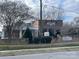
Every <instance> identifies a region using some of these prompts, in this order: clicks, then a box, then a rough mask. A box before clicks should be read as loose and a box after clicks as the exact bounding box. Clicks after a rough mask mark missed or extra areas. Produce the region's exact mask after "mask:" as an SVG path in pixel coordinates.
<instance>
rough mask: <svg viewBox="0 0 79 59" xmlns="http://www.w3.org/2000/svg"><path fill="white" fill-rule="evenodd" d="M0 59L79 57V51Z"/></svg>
mask: <svg viewBox="0 0 79 59" xmlns="http://www.w3.org/2000/svg"><path fill="white" fill-rule="evenodd" d="M0 59H79V51H77V52H76V51H72V52H56V53H44V54H31V55H20V56H8V57H0Z"/></svg>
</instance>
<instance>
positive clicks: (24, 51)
mask: <svg viewBox="0 0 79 59" xmlns="http://www.w3.org/2000/svg"><path fill="white" fill-rule="evenodd" d="M63 51H79V46H71V47H54V48H40V49H22V50H6V51H0V56H15V55H28V54H40V53H53V52H63Z"/></svg>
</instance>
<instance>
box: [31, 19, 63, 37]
mask: <svg viewBox="0 0 79 59" xmlns="http://www.w3.org/2000/svg"><path fill="white" fill-rule="evenodd" d="M62 26H63V21H62V20H36V21H33V22H32V27H33V28H35V29H36V31H35V32H34V36H43V33H44V31H46V30H51V31H54V32H55V31H56V30H60V31H61V28H62Z"/></svg>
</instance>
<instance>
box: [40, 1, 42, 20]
mask: <svg viewBox="0 0 79 59" xmlns="http://www.w3.org/2000/svg"><path fill="white" fill-rule="evenodd" d="M40 20H42V0H40Z"/></svg>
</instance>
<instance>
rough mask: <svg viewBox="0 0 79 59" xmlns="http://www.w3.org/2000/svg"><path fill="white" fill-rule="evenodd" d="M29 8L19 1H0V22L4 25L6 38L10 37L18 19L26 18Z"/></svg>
mask: <svg viewBox="0 0 79 59" xmlns="http://www.w3.org/2000/svg"><path fill="white" fill-rule="evenodd" d="M29 10H30V8H29V7H28V6H27V5H26V4H24V3H21V2H12V1H5V2H1V3H0V23H1V24H3V25H4V26H6V29H7V34H8V39H11V36H12V35H11V34H12V29H13V28H14V26H15V23H16V22H18V21H19V20H26V19H27V18H29V17H30V15H29V14H28V12H29Z"/></svg>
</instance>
